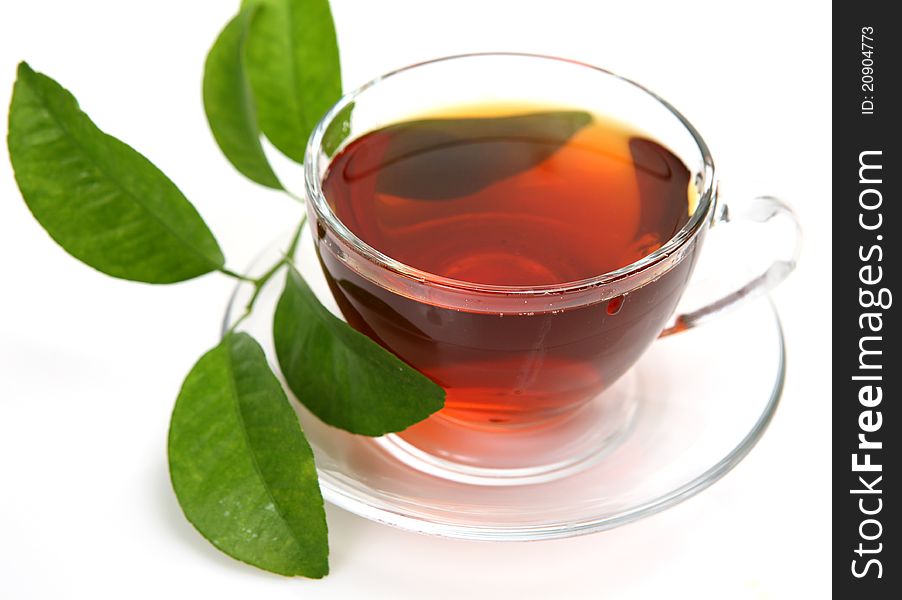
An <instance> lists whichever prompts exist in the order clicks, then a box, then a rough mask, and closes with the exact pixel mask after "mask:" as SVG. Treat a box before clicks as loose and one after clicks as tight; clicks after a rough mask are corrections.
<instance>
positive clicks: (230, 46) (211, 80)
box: [204, 8, 282, 189]
mask: <svg viewBox="0 0 902 600" xmlns="http://www.w3.org/2000/svg"><path fill="white" fill-rule="evenodd" d="M255 12H256V8H249V9H246V10H243V11H241V13H239V14H238V15H237V16H236V17H235V18H234V19H232V20H231V21H229V24H228V25H226V26H225V29H223V30H222V33H220V34H219V37H218V38H217V39H216V42H215V43H214V44H213V47H212V48H211V49H210V53H209V54H208V55H207V62H206V65H205V66H204V109H205V110H206V112H207V121H208V122H209V123H210V129H211V130H212V131H213V137H214V138H216V143H218V144H219V147H220V149H221V150H222V152H223V154H225V156H226V158H227V159H229V162H231V163H232V165H233V166H234V167H235V168H236V169H238V170H239V171H240V172H241V173H243V174H244V175H245V176H247V177H248V178H249V179H252V180H253V181H256V182H257V183H259V184H261V185H265V186H268V187H271V188H276V189H282V184H281V183H279V180H278V178H277V177H276V174H275V173H274V172H273V170H272V167H270V165H269V162H268V161H267V160H266V154H265V153H264V152H263V145H262V144H261V143H260V126H259V125H258V124H257V112H256V108H255V107H254V100H253V97H252V96H251V89H250V84H248V81H247V77H246V76H245V72H244V61H243V55H244V42H245V38H246V36H247V31H248V28H249V26H250V22H251V19H252V18H253V15H254V13H255Z"/></svg>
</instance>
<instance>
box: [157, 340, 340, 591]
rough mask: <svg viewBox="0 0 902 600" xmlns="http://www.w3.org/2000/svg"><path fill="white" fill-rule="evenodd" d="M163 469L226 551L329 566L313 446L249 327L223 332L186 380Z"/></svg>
mask: <svg viewBox="0 0 902 600" xmlns="http://www.w3.org/2000/svg"><path fill="white" fill-rule="evenodd" d="M169 473H170V476H171V478H172V486H173V488H175V493H176V496H178V501H179V504H181V506H182V510H184V511H185V516H186V517H187V518H188V520H189V521H190V522H191V523H192V524H193V525H194V526H195V527H196V528H197V530H198V531H199V532H200V533H201V534H202V535H203V536H204V537H205V538H207V539H208V540H209V541H210V542H211V543H212V544H213V545H214V546H216V547H217V548H219V549H220V550H222V551H223V552H225V553H226V554H228V555H230V556H232V557H234V558H237V559H238V560H241V561H244V562H246V563H249V564H251V565H254V566H256V567H259V568H261V569H265V570H267V571H272V572H274V573H279V574H281V575H289V576H290V575H303V576H305V577H316V578H319V577H323V576H324V575H326V574H327V573H328V572H329V564H328V555H329V547H328V539H327V531H326V515H325V512H324V510H323V498H322V495H321V494H320V490H319V484H318V482H317V475H316V468H315V466H314V464H313V452H312V451H311V449H310V445H309V444H308V443H307V440H306V438H305V437H304V433H303V432H302V431H301V427H300V425H299V424H298V420H297V415H296V414H295V413H294V410H293V409H292V408H291V404H290V403H289V402H288V398H287V397H286V396H285V392H284V391H283V390H282V386H281V385H280V384H279V381H278V380H277V379H276V377H275V375H273V373H272V371H271V370H270V368H269V365H268V364H267V362H266V357H265V356H264V354H263V350H262V349H261V348H260V345H259V344H257V342H256V341H254V339H253V338H251V337H250V336H248V335H247V334H245V333H238V334H229V335H227V336H226V337H225V338H224V339H223V340H222V342H221V343H220V344H219V345H218V346H216V347H215V348H213V349H212V350H210V351H209V352H207V353H206V354H205V355H204V356H203V357H202V358H201V359H200V360H199V361H198V362H197V364H196V365H194V368H193V369H191V372H190V373H189V374H188V377H187V378H186V379H185V383H184V385H183V386H182V391H181V392H180V393H179V397H178V401H177V402H176V405H175V410H174V411H173V413H172V423H171V425H170V429H169Z"/></svg>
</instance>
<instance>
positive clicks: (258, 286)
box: [226, 214, 307, 333]
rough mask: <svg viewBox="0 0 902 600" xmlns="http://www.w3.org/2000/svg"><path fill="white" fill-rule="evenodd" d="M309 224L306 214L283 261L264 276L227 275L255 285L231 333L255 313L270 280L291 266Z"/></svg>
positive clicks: (292, 238)
mask: <svg viewBox="0 0 902 600" xmlns="http://www.w3.org/2000/svg"><path fill="white" fill-rule="evenodd" d="M306 224H307V215H306V214H305V215H304V216H303V217H301V222H300V223H298V227H297V229H296V230H295V232H294V234H293V235H292V236H291V242H290V244H289V245H288V249H287V250H286V251H285V254H284V255H283V256H282V258H281V259H279V261H278V262H277V263H275V264H274V265H273V266H271V267H270V268H269V269H268V270H267V271H266V272H265V273H263V275H261V276H260V277H257V278H256V279H252V278H250V277H245V276H244V275H238V274H237V273H231V272H230V273H226V274H227V275H232V276H233V277H237V278H238V279H241V280H242V281H246V282H248V283H251V284H253V286H254V291H253V293H252V294H251V297H250V299H249V300H248V301H247V304H246V305H245V306H244V314H242V315H241V317H239V318H238V320H237V321H235V324H234V325H232V326H231V327H230V328H229V332H230V333H231V332H233V331H235V330H236V329H237V328H238V326H239V325H240V324H241V323H242V322H243V321H244V320H245V319H247V318H248V317H249V316H250V315H251V313H252V312H253V311H254V305H255V304H256V303H257V298H259V297H260V293H261V292H262V291H263V288H264V287H266V284H267V283H269V280H270V279H272V278H273V276H274V275H275V274H276V273H278V272H279V269H281V268H282V267H283V266H285V265H287V264H289V263H290V262H291V261H292V260H293V259H294V253H295V251H296V250H297V246H298V243H299V242H300V240H301V235H302V234H303V233H304V225H306Z"/></svg>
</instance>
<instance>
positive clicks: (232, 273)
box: [218, 267, 256, 283]
mask: <svg viewBox="0 0 902 600" xmlns="http://www.w3.org/2000/svg"><path fill="white" fill-rule="evenodd" d="M218 271H219V272H220V273H222V274H223V275H228V276H229V277H232V278H234V279H237V280H239V281H246V282H248V283H254V282H255V281H256V279H254V278H253V277H248V276H247V275H242V274H241V273H236V272H235V271H232V270H231V269H226V268H225V267H220V268H219V269H218Z"/></svg>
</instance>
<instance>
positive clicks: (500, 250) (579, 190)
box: [323, 107, 692, 286]
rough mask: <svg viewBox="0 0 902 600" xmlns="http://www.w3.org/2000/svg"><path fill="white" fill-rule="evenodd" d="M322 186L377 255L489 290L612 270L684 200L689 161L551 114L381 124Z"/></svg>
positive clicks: (652, 246) (680, 217)
mask: <svg viewBox="0 0 902 600" xmlns="http://www.w3.org/2000/svg"><path fill="white" fill-rule="evenodd" d="M474 110H475V109H474ZM484 110H485V111H486V112H489V113H491V112H497V110H498V109H497V107H495V108H492V107H487V108H485V109H484ZM323 187H324V192H325V195H326V198H327V200H328V201H329V203H330V205H331V206H332V208H333V210H334V211H335V213H336V214H337V216H338V217H339V219H341V221H342V222H344V223H345V224H346V225H347V226H348V228H349V229H350V230H351V231H353V232H354V233H355V234H356V235H357V236H358V237H360V238H361V239H362V240H363V241H365V242H366V243H367V244H369V245H370V246H372V247H374V248H376V249H377V250H379V251H381V252H382V253H384V254H386V255H387V256H390V257H392V258H394V259H396V260H398V261H400V262H402V263H405V264H407V265H410V266H412V267H415V268H418V269H420V270H422V271H426V272H428V273H432V274H435V275H441V276H443V277H448V278H452V279H458V280H463V281H469V282H473V283H483V284H493V285H518V286H530V285H550V284H559V283H565V282H571V281H576V280H580V279H585V278H589V277H593V276H596V275H601V274H603V273H606V272H608V271H612V270H615V269H618V268H620V267H624V266H626V265H629V264H630V263H632V262H635V261H636V260H638V259H640V258H642V257H644V256H646V255H648V254H650V253H651V252H653V251H654V250H656V249H657V248H659V247H661V245H662V244H664V243H665V242H667V240H669V239H670V238H671V237H673V235H674V234H675V233H676V232H677V231H678V230H679V229H680V228H681V227H682V226H683V225H684V224H685V223H686V221H687V220H688V218H689V216H690V210H691V208H692V206H691V204H692V202H691V200H692V197H691V195H690V175H689V170H688V169H687V168H686V167H685V166H684V165H683V164H682V162H680V160H679V159H678V158H677V157H676V156H674V155H673V154H672V153H671V152H670V151H669V150H667V149H666V148H664V147H663V146H661V145H659V144H658V143H656V142H654V141H651V140H648V139H645V138H643V137H642V136H640V135H637V134H635V133H633V132H630V131H628V130H626V129H625V128H624V127H623V126H621V125H619V124H616V123H612V122H609V121H605V120H602V119H599V118H597V117H592V116H591V115H589V114H588V113H585V112H579V111H563V110H560V111H554V110H547V111H535V112H529V113H521V114H514V115H508V116H484V117H479V116H472V117H469V116H454V117H447V118H429V119H419V120H412V121H408V122H404V123H400V124H396V125H392V126H389V127H386V128H384V129H380V130H377V131H374V132H371V133H369V134H367V135H364V136H363V137H361V138H359V139H357V140H355V141H354V142H352V143H351V144H349V145H348V146H347V147H346V148H345V149H344V150H343V151H342V152H341V153H339V154H338V156H336V157H335V159H334V160H333V162H332V165H331V166H330V169H329V172H328V175H327V177H326V179H325V182H324V186H323Z"/></svg>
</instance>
